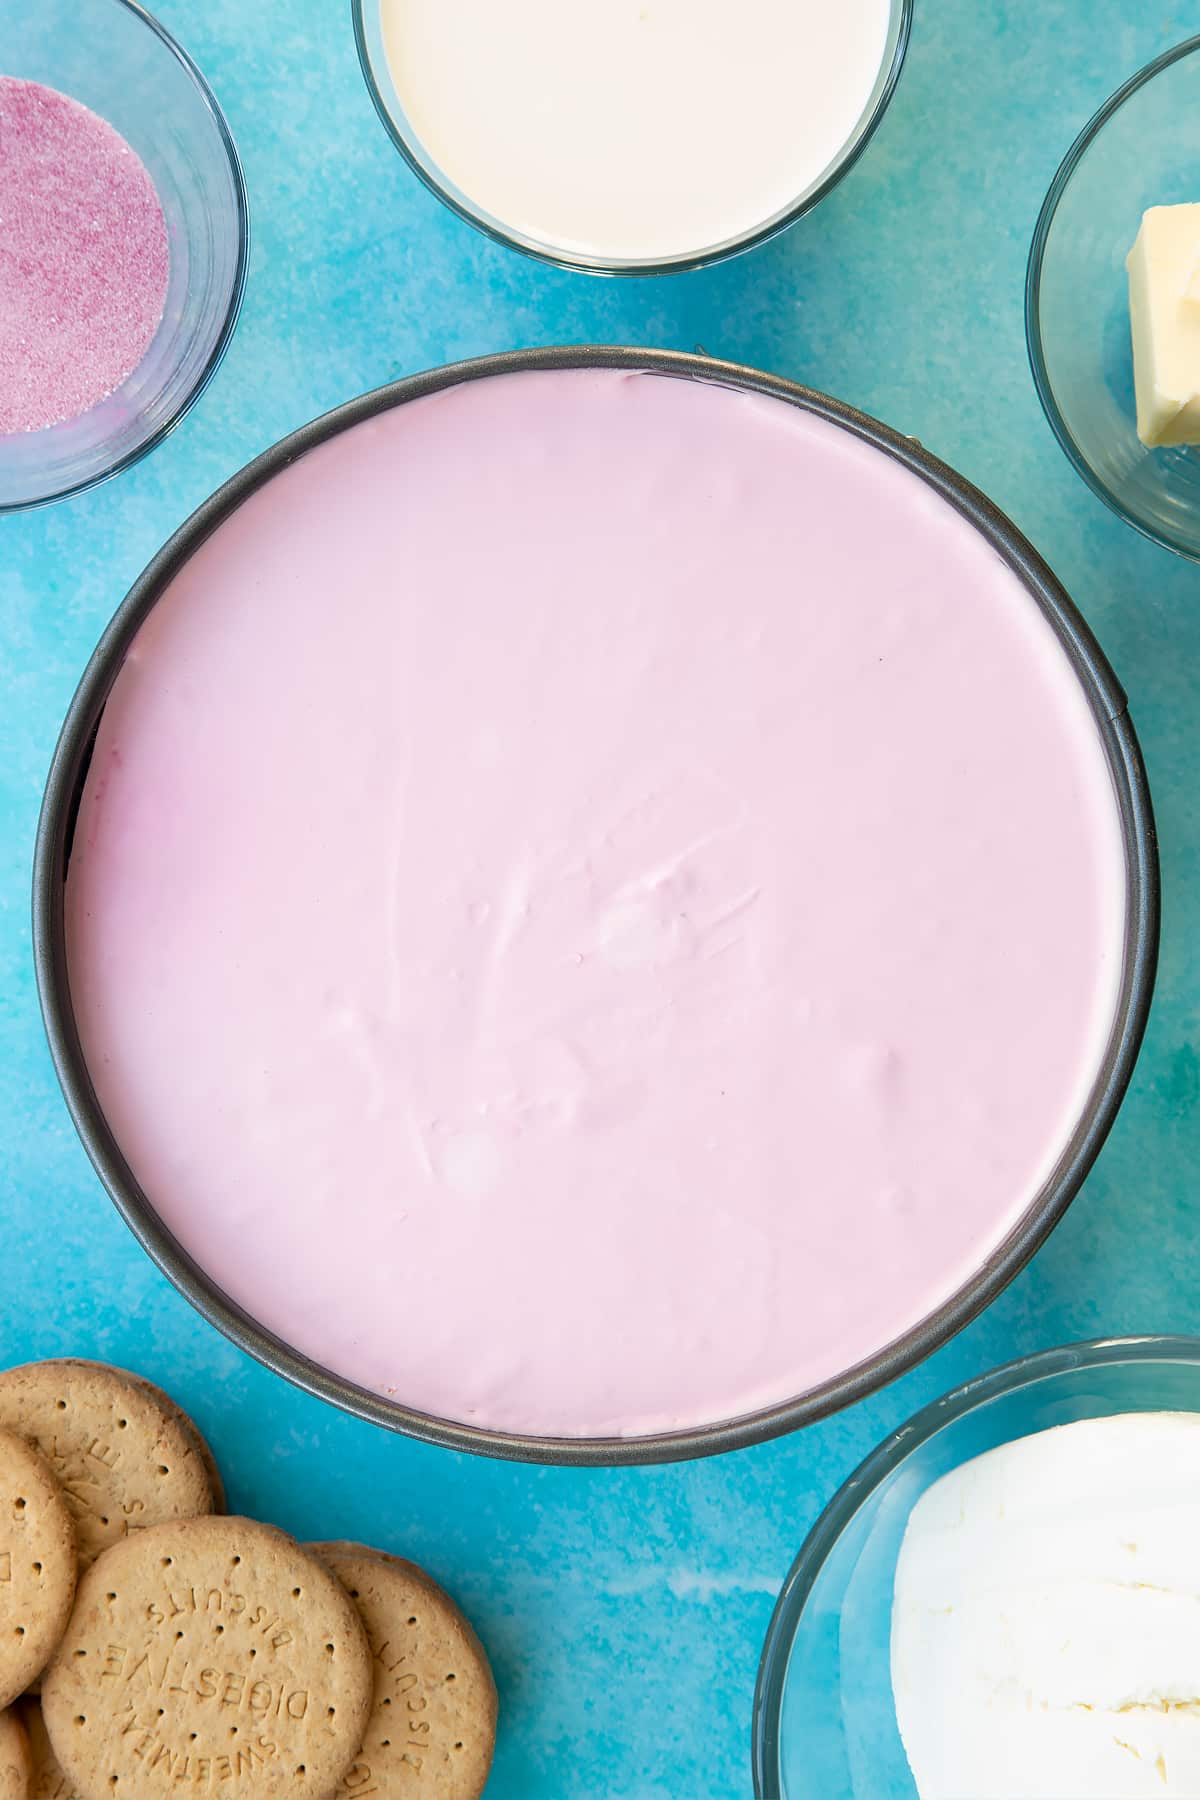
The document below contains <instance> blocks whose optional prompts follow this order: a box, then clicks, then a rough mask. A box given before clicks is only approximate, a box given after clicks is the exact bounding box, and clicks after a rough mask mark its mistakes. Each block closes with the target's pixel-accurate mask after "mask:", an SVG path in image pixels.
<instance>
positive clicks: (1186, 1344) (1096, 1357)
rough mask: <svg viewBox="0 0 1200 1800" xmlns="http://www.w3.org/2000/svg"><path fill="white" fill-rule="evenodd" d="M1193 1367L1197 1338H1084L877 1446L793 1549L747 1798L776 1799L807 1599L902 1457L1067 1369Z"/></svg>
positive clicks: (775, 1621)
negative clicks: (786, 1702) (791, 1673)
mask: <svg viewBox="0 0 1200 1800" xmlns="http://www.w3.org/2000/svg"><path fill="white" fill-rule="evenodd" d="M1139 1362H1141V1363H1159V1362H1161V1363H1197V1364H1200V1337H1191V1336H1183V1335H1177V1336H1169V1335H1168V1336H1156V1335H1147V1336H1144V1337H1120V1338H1088V1339H1084V1340H1082V1341H1081V1342H1079V1343H1072V1344H1063V1345H1060V1346H1058V1347H1056V1348H1054V1349H1052V1350H1035V1351H1033V1352H1032V1353H1031V1354H1030V1355H1028V1356H1018V1357H1014V1358H1013V1359H1012V1361H1011V1362H1006V1363H1002V1364H1000V1366H999V1367H998V1368H994V1369H989V1370H988V1371H987V1372H986V1373H985V1374H983V1375H973V1376H971V1377H970V1378H969V1379H968V1380H967V1381H964V1382H962V1383H961V1384H960V1385H959V1386H958V1387H956V1388H951V1389H950V1390H949V1392H947V1393H945V1394H942V1395H941V1396H940V1397H939V1398H938V1399H936V1400H933V1401H931V1402H930V1403H929V1405H927V1406H923V1407H922V1408H921V1409H920V1411H919V1412H916V1413H914V1414H913V1415H912V1417H911V1418H910V1419H908V1420H907V1421H906V1422H905V1423H904V1424H902V1425H899V1426H897V1427H896V1429H895V1430H894V1431H891V1432H889V1433H888V1435H887V1436H886V1437H885V1438H884V1439H883V1440H882V1441H881V1442H880V1443H878V1444H877V1445H876V1446H875V1448H874V1449H873V1450H872V1451H871V1453H870V1455H869V1456H867V1457H865V1458H864V1460H863V1461H862V1462H861V1463H860V1464H859V1465H858V1467H857V1469H855V1471H854V1473H853V1474H852V1475H850V1476H848V1477H847V1479H846V1480H845V1481H844V1482H843V1483H842V1485H841V1487H840V1488H839V1489H838V1491H837V1493H836V1494H835V1495H834V1496H833V1498H832V1500H830V1502H829V1503H828V1505H827V1506H826V1507H825V1509H824V1511H823V1512H822V1513H821V1515H820V1517H819V1518H818V1519H817V1522H816V1524H815V1525H814V1526H813V1528H812V1530H811V1531H810V1532H809V1534H808V1536H807V1537H806V1538H805V1540H804V1543H803V1544H802V1545H801V1548H800V1553H799V1555H798V1556H797V1557H796V1560H795V1562H794V1563H793V1564H792V1566H791V1569H790V1570H789V1571H788V1574H787V1577H786V1579H785V1581H784V1583H783V1587H782V1588H781V1589H780V1593H779V1598H778V1600H777V1601H776V1602H775V1608H774V1611H773V1612H772V1614H771V1622H770V1624H769V1625H768V1627H767V1635H766V1640H765V1642H764V1644H763V1651H762V1656H761V1658H760V1660H759V1666H758V1679H757V1682H756V1684H755V1689H754V1715H753V1725H752V1760H753V1768H754V1793H755V1800H781V1796H782V1784H781V1781H780V1775H779V1754H780V1732H779V1724H780V1718H781V1715H782V1710H783V1695H784V1689H785V1687H786V1685H787V1672H788V1659H789V1657H790V1655H791V1650H792V1645H793V1644H794V1642H795V1640H796V1637H797V1635H798V1633H799V1630H800V1626H801V1624H802V1622H803V1618H804V1610H805V1607H806V1606H807V1604H808V1599H809V1596H810V1594H811V1593H812V1590H813V1588H814V1587H815V1585H816V1582H817V1579H818V1577H819V1576H820V1573H821V1570H822V1569H823V1568H824V1566H825V1563H826V1562H827V1560H828V1558H829V1556H830V1555H831V1554H832V1552H833V1550H834V1549H835V1548H836V1546H837V1544H838V1542H839V1540H840V1539H841V1537H842V1534H843V1533H844V1532H845V1531H846V1529H847V1527H848V1526H849V1525H850V1524H851V1523H852V1521H853V1520H854V1518H855V1517H856V1516H857V1514H858V1513H859V1512H860V1511H861V1510H862V1508H863V1507H864V1506H865V1505H866V1504H867V1502H868V1500H870V1498H871V1496H872V1495H873V1494H874V1493H876V1492H877V1490H878V1489H879V1488H880V1487H882V1485H883V1483H884V1482H885V1481H887V1480H888V1479H889V1478H890V1477H891V1476H892V1475H893V1474H894V1473H895V1472H896V1470H897V1469H899V1468H900V1467H901V1466H902V1465H903V1464H904V1463H905V1462H907V1460H908V1458H909V1457H910V1456H912V1455H913V1454H914V1453H915V1452H916V1451H917V1450H919V1449H920V1448H921V1447H922V1445H923V1444H927V1443H928V1442H929V1440H930V1438H933V1437H936V1436H937V1434H938V1432H939V1431H942V1430H944V1429H945V1427H946V1426H947V1425H952V1424H954V1423H955V1422H956V1421H957V1420H959V1419H962V1418H965V1417H966V1416H967V1415H968V1414H969V1413H972V1412H974V1411H975V1410H976V1409H977V1408H978V1407H980V1406H986V1405H987V1404H988V1403H989V1402H990V1401H992V1400H995V1399H997V1398H998V1397H999V1396H1000V1395H1003V1394H1009V1393H1016V1392H1017V1391H1019V1390H1020V1389H1021V1388H1025V1387H1033V1386H1035V1385H1036V1384H1037V1383H1038V1382H1041V1381H1047V1380H1051V1379H1053V1377H1054V1376H1056V1375H1063V1374H1066V1373H1068V1372H1069V1371H1071V1370H1074V1369H1094V1368H1105V1367H1107V1366H1109V1365H1112V1364H1123V1363H1139Z"/></svg>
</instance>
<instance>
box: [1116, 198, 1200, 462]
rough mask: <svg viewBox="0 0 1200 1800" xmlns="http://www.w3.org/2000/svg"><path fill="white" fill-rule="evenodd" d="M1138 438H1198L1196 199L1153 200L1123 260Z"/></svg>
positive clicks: (1199, 251)
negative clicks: (1188, 202)
mask: <svg viewBox="0 0 1200 1800" xmlns="http://www.w3.org/2000/svg"><path fill="white" fill-rule="evenodd" d="M1126 267H1127V268H1128V270H1129V313H1130V318H1131V321H1132V325H1133V373H1134V383H1135V386H1136V388H1137V428H1138V436H1139V437H1140V438H1141V440H1142V442H1143V444H1146V445H1147V446H1148V447H1149V448H1151V449H1154V448H1156V447H1158V446H1159V445H1167V444H1200V205H1196V206H1152V207H1151V208H1150V210H1149V211H1148V212H1147V213H1146V214H1145V215H1144V216H1143V219H1142V225H1141V230H1140V231H1139V232H1138V235H1137V241H1136V243H1135V244H1134V246H1133V249H1132V250H1131V251H1130V252H1129V256H1128V258H1127V260H1126Z"/></svg>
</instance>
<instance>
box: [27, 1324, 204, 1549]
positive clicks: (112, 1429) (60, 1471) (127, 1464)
mask: <svg viewBox="0 0 1200 1800" xmlns="http://www.w3.org/2000/svg"><path fill="white" fill-rule="evenodd" d="M0 1426H3V1427H5V1428H6V1429H7V1430H9V1431H16V1432H19V1433H20V1434H21V1436H22V1437H26V1438H28V1439H29V1440H30V1441H31V1442H32V1443H34V1444H35V1445H36V1446H37V1448H38V1449H39V1450H40V1451H41V1453H42V1455H43V1456H44V1457H45V1458H46V1460H47V1462H48V1463H49V1464H50V1467H51V1468H52V1469H53V1471H54V1473H55V1475H56V1477H57V1478H58V1481H59V1484H60V1486H61V1487H62V1490H63V1494H64V1496H65V1498H66V1502H67V1505H68V1507H69V1508H70V1510H71V1514H72V1517H73V1518H74V1520H75V1529H76V1534H77V1537H78V1544H79V1566H80V1568H81V1569H85V1568H87V1567H88V1565H89V1564H90V1563H91V1562H92V1561H94V1559H95V1558H96V1557H97V1556H99V1554H100V1552H101V1551H102V1550H106V1549H107V1548H108V1547H109V1546H110V1545H111V1544H115V1543H117V1542H118V1541H119V1540H120V1539H121V1538H123V1537H124V1536H125V1535H126V1534H127V1533H128V1532H129V1531H132V1530H134V1529H135V1528H137V1527H140V1526H144V1525H158V1524H161V1523H163V1522H164V1521H166V1520H169V1519H188V1518H194V1517H195V1516H197V1515H198V1514H202V1513H208V1512H211V1511H212V1510H213V1501H214V1495H213V1490H212V1484H211V1482H210V1480H209V1476H208V1473H207V1470H206V1469H205V1466H204V1462H203V1459H202V1457H201V1456H200V1453H199V1451H198V1449H197V1448H196V1445H195V1443H194V1441H193V1439H192V1437H191V1436H190V1435H189V1433H188V1432H187V1431H185V1430H184V1428H183V1426H182V1425H181V1424H180V1423H179V1421H178V1419H177V1418H176V1417H175V1416H173V1414H172V1412H171V1411H170V1410H169V1409H167V1408H164V1407H163V1406H162V1405H161V1403H160V1402H159V1400H158V1399H157V1397H156V1395H155V1393H154V1392H153V1390H148V1389H147V1387H146V1386H145V1385H144V1384H142V1383H141V1382H139V1381H136V1380H130V1379H129V1378H128V1377H127V1376H124V1375H122V1374H120V1373H119V1372H118V1371H117V1370H115V1369H110V1368H108V1367H107V1366H106V1365H105V1364H103V1363H84V1362H70V1361H67V1360H65V1359H64V1360H60V1361H56V1362H40V1363H26V1364H25V1365H24V1366H23V1367H21V1368H18V1369H8V1370H6V1371H4V1372H3V1373H0Z"/></svg>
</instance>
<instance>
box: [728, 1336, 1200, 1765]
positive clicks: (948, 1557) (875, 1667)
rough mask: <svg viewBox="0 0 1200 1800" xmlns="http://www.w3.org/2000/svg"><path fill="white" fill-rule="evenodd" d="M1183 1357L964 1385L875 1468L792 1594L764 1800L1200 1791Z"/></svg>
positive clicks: (847, 1495)
mask: <svg viewBox="0 0 1200 1800" xmlns="http://www.w3.org/2000/svg"><path fill="white" fill-rule="evenodd" d="M1197 1481H1200V1340H1197V1339H1194V1338H1171V1337H1151V1338H1137V1339H1121V1340H1111V1339H1109V1340H1102V1341H1099V1342H1095V1343H1086V1344H1076V1345H1071V1346H1068V1347H1067V1348H1064V1349H1056V1350H1049V1351H1043V1352H1040V1353H1039V1354H1037V1355H1035V1356H1030V1357H1026V1358H1023V1359H1022V1360H1021V1361H1019V1362H1015V1363H1011V1364H1009V1365H1007V1366H1006V1367H1004V1368H1001V1369H997V1370H995V1371H993V1372H992V1373H990V1374H988V1375H985V1376H983V1377H981V1378H979V1379H978V1380H975V1381H971V1382H968V1383H966V1384H965V1385H964V1386H963V1387H961V1388H959V1389H957V1390H956V1391H955V1392H953V1393H951V1394H948V1395H946V1396H945V1397H944V1398H942V1399H940V1400H938V1401H936V1402H935V1403H934V1404H933V1405H932V1406H929V1407H927V1408H926V1409H925V1410H924V1411H923V1412H921V1413H919V1414H917V1416H916V1417H915V1418H913V1419H911V1420H909V1421H908V1423H907V1424H905V1425H903V1426H902V1427H901V1428H900V1429H899V1430H898V1431H896V1432H895V1433H894V1434H893V1435H892V1436H891V1437H889V1438H887V1439H886V1440H885V1441H884V1442H883V1443H882V1444H881V1445H880V1446H879V1447H878V1449H876V1450H875V1451H874V1452H873V1453H872V1455H871V1456H870V1457H868V1459H867V1461H866V1462H865V1463H864V1464H863V1465H862V1466H861V1468H860V1469H858V1470H857V1472H856V1473H855V1474H854V1475H853V1476H852V1477H851V1479H850V1480H849V1481H848V1482H847V1483H846V1485H845V1486H844V1487H843V1488H842V1490H841V1492H840V1493H839V1494H838V1495H837V1497H836V1498H835V1499H834V1500H833V1501H832V1502H831V1504H830V1505H829V1507H828V1508H827V1510H826V1511H825V1513H824V1515H823V1516H822V1517H821V1519H820V1520H819V1521H818V1523H817V1525H816V1526H815V1527H814V1529H813V1531H812V1533H811V1534H810V1536H809V1538H808V1541H807V1542H806V1543H805V1545H804V1547H803V1549H802V1550H801V1552H800V1555H799V1556H798V1558H797V1560H796V1562H795V1564H794V1566H793V1568H792V1571H791V1573H790V1574H789V1576H788V1578H787V1581H786V1583H785V1584H784V1588H783V1591H782V1594H781V1596H780V1599H779V1602H778V1605H777V1607H776V1609H775V1614H774V1617H773V1619H772V1621H771V1627H770V1630H769V1632H768V1634H767V1641H766V1646H765V1649H764V1651H763V1658H762V1664H761V1668H760V1671H759V1681H758V1690H757V1694H756V1698H755V1708H754V1777H755V1791H756V1793H757V1795H758V1796H759V1800H950V1797H951V1796H952V1797H953V1800H963V1797H964V1796H968V1795H969V1796H970V1800H1037V1797H1039V1796H1043V1795H1049V1794H1053V1795H1054V1796H1055V1800H1140V1796H1142V1795H1147V1796H1149V1795H1158V1794H1162V1795H1164V1796H1169V1795H1173V1794H1179V1795H1186V1796H1191V1795H1194V1794H1195V1793H1196V1792H1197V1791H1200V1657H1198V1656H1197V1654H1196V1652H1195V1650H1194V1648H1193V1647H1192V1646H1193V1645H1194V1636H1195V1634H1194V1630H1193V1628H1192V1625H1191V1614H1192V1613H1193V1612H1194V1610H1195V1606H1196V1598H1195V1596H1196V1592H1197V1587H1198V1586H1200V1568H1198V1567H1197V1561H1198V1559H1197V1556H1196V1554H1195V1553H1194V1550H1193V1547H1192V1546H1193V1545H1194V1542H1195V1531H1194V1515H1195V1494H1196V1484H1197Z"/></svg>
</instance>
